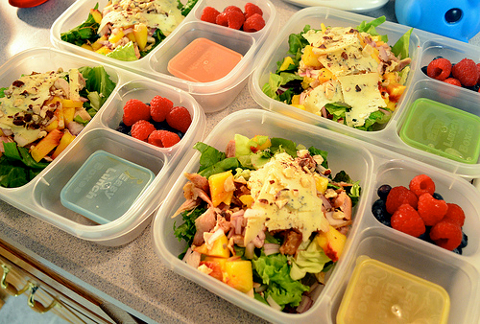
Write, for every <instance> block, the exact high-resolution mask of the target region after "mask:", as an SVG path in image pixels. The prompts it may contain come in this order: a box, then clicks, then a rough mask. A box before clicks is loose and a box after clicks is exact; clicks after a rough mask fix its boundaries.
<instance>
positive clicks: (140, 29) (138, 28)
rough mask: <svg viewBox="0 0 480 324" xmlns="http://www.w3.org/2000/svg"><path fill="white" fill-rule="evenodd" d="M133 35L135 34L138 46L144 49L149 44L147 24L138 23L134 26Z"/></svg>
mask: <svg viewBox="0 0 480 324" xmlns="http://www.w3.org/2000/svg"><path fill="white" fill-rule="evenodd" d="M133 35H134V36H135V40H136V42H137V45H138V48H139V49H140V50H141V51H143V50H144V49H145V46H147V38H148V28H147V26H146V25H145V24H142V23H140V24H137V25H135V27H134V28H133Z"/></svg>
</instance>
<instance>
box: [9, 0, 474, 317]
mask: <svg viewBox="0 0 480 324" xmlns="http://www.w3.org/2000/svg"><path fill="white" fill-rule="evenodd" d="M271 1H272V2H273V3H274V4H275V6H276V9H277V13H278V18H279V20H280V24H279V25H280V26H282V25H284V23H285V22H286V21H287V20H288V18H289V17H290V15H291V14H292V13H293V12H295V11H296V10H298V9H299V8H298V7H295V6H293V5H290V4H287V3H285V2H283V1H281V0H271ZM73 2H74V1H73V0H50V1H48V2H46V3H45V4H43V5H41V6H39V7H36V8H31V9H17V8H13V7H11V6H9V5H8V2H7V1H6V0H5V1H1V2H0V30H1V31H2V32H1V33H0V65H2V64H3V63H5V61H7V60H8V59H9V58H10V57H12V56H14V55H15V54H17V53H19V52H21V51H23V50H25V49H28V48H31V47H38V46H42V47H45V46H47V47H48V46H51V43H50V38H49V28H50V27H51V25H52V24H53V22H54V21H55V19H56V18H57V17H58V16H59V15H60V14H61V13H62V12H63V11H64V10H66V9H67V8H68V7H69V6H70V5H71V4H72V3H73ZM393 8H394V1H393V0H390V2H389V3H388V4H387V6H386V7H384V8H382V9H381V10H378V11H375V12H371V13H368V15H370V16H379V15H382V14H385V15H386V16H387V19H388V20H394V19H395V15H394V10H393ZM471 43H474V44H476V45H479V44H480V37H479V35H477V36H476V37H475V38H474V39H472V40H471ZM255 107H258V105H257V104H256V103H255V102H254V101H253V99H252V98H251V97H250V95H249V93H248V89H247V88H245V89H243V90H242V92H241V93H240V95H239V96H238V97H237V98H236V99H235V101H234V102H233V103H232V104H231V105H230V106H229V107H228V108H227V109H225V110H223V111H220V112H218V113H214V114H210V115H208V116H207V117H208V120H207V132H209V131H210V130H211V129H212V128H213V127H214V126H215V124H216V123H217V122H218V121H220V120H221V119H222V118H224V117H225V116H227V115H228V114H230V113H232V112H234V111H237V110H240V109H244V108H255ZM151 230H152V229H151V227H150V226H148V227H147V228H146V229H145V230H144V231H143V233H142V234H141V235H140V236H139V237H138V238H137V239H136V240H134V241H133V242H131V243H130V244H128V245H125V246H122V247H115V248H112V247H104V246H101V245H97V244H95V243H90V242H87V241H83V240H80V239H77V238H75V237H73V236H71V235H69V234H66V233H65V232H63V231H61V230H59V229H57V228H55V227H53V226H51V225H48V224H46V223H45V222H42V221H40V220H38V219H36V218H34V217H31V216H29V215H27V214H25V213H23V212H21V211H19V210H18V209H16V208H14V207H12V206H10V205H8V204H6V203H5V202H3V201H0V239H2V240H4V241H6V242H8V243H10V244H13V245H14V246H16V247H17V248H19V249H21V250H23V251H25V252H26V253H27V254H30V255H32V256H34V257H35V258H37V259H38V260H39V261H40V262H42V263H44V264H46V265H47V266H49V267H51V268H52V269H53V270H54V271H57V272H59V273H60V274H61V275H63V276H65V277H66V278H68V279H70V280H71V281H73V282H74V283H76V284H78V285H81V286H83V287H86V288H87V289H90V290H91V291H92V292H93V293H95V294H97V295H98V296H99V297H101V298H103V299H105V300H107V301H108V302H110V303H113V304H115V305H116V306H118V307H120V308H123V309H125V310H127V311H129V312H130V313H132V314H133V315H135V316H137V317H139V318H140V319H142V320H144V321H146V322H148V323H155V322H159V323H166V322H168V323H174V322H181V323H212V322H215V323H219V322H224V323H229V322H230V323H232V322H235V323H238V322H245V323H252V322H255V323H259V322H262V320H261V319H259V318H258V317H256V316H254V315H252V314H249V313H248V312H246V311H244V310H242V309H240V308H238V307H237V306H234V305H232V304H230V303H229V302H227V301H224V300H223V299H221V298H219V297H217V296H216V295H214V294H212V293H210V292H209V291H207V290H205V289H204V288H202V287H200V286H198V285H196V284H195V283H193V282H190V281H189V280H187V279H184V278H183V277H181V276H179V275H177V274H176V273H174V272H172V271H170V270H168V269H166V268H165V267H164V266H163V265H162V264H161V262H160V260H159V258H158V257H157V256H156V254H155V253H154V250H153V237H152V232H151ZM192 271H193V270H192Z"/></svg>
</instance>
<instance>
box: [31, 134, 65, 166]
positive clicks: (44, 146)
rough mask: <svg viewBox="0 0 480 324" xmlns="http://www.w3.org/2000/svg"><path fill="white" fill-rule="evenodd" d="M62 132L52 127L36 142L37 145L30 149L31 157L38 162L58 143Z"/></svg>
mask: <svg viewBox="0 0 480 324" xmlns="http://www.w3.org/2000/svg"><path fill="white" fill-rule="evenodd" d="M62 136H63V132H62V131H61V130H59V129H54V130H52V131H51V132H50V133H48V134H47V136H45V137H44V138H42V139H41V140H40V142H38V144H37V145H35V147H34V148H33V149H32V150H31V151H30V154H31V155H32V158H33V159H34V160H35V161H36V162H39V161H40V160H41V159H43V158H44V157H45V156H47V154H48V153H50V152H51V151H52V150H53V149H54V148H55V147H57V145H58V144H59V143H60V139H61V138H62Z"/></svg>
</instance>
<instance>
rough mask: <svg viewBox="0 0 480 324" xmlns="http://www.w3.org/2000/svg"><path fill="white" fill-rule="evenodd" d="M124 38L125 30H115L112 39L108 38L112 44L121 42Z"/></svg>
mask: <svg viewBox="0 0 480 324" xmlns="http://www.w3.org/2000/svg"><path fill="white" fill-rule="evenodd" d="M123 36H125V34H124V33H123V29H121V28H115V29H114V30H113V32H112V34H111V35H110V37H109V38H108V41H109V42H110V43H112V44H115V43H116V42H118V41H119V40H121V39H122V38H123Z"/></svg>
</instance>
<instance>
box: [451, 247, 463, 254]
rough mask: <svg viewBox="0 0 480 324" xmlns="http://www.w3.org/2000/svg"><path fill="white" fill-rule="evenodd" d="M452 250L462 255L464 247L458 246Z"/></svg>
mask: <svg viewBox="0 0 480 324" xmlns="http://www.w3.org/2000/svg"><path fill="white" fill-rule="evenodd" d="M452 252H453V253H457V254H460V255H462V253H463V249H462V248H461V247H457V248H456V249H453V250H452Z"/></svg>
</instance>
